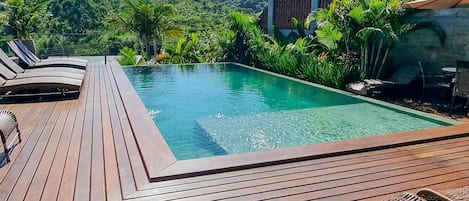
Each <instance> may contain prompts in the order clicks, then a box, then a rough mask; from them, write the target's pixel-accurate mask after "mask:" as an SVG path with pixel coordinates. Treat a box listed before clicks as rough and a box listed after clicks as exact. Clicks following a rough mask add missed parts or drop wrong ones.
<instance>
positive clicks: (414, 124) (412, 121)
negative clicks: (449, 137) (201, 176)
mask: <svg viewBox="0 0 469 201" xmlns="http://www.w3.org/2000/svg"><path fill="white" fill-rule="evenodd" d="M124 71H125V73H126V74H127V76H128V78H129V80H130V81H131V83H132V84H133V86H134V88H135V90H136V91H137V93H138V94H139V95H140V97H141V99H142V100H143V102H144V104H145V106H146V108H147V109H148V111H149V113H150V116H151V117H152V118H153V120H154V122H155V124H156V125H157V127H158V128H159V129H160V131H161V133H162V134H163V136H164V138H165V140H166V142H167V143H168V144H169V146H170V148H171V150H172V151H173V153H174V154H175V156H176V157H177V158H178V160H186V159H195V158H203V157H210V156H217V155H227V154H236V153H244V152H255V151H260V150H270V149H277V148H286V147H293V146H300V145H307V144H316V143H323V142H331V141H337V140H346V139H352V138H359V137H364V136H373V135H381V134H387V133H397V132H403V131H411V130H419V129H424V128H436V127H442V126H447V125H450V123H448V122H447V121H445V120H443V119H438V118H431V117H427V116H425V117H424V116H420V115H418V114H414V113H411V112H409V111H401V110H398V109H395V108H391V107H389V106H382V105H380V104H376V103H372V102H368V101H366V100H362V99H357V98H354V97H352V96H348V95H346V94H342V93H337V92H333V91H331V90H328V89H326V88H323V87H315V86H312V85H310V84H307V83H302V82H297V81H295V80H291V79H286V78H283V77H279V76H276V75H272V74H269V73H264V72H260V71H257V70H252V69H249V68H246V67H242V66H238V65H232V64H198V65H166V66H158V67H127V68H124Z"/></svg>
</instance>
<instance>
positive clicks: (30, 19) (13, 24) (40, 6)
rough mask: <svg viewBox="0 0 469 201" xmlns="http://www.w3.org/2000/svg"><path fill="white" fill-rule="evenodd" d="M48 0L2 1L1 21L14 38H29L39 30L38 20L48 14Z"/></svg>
mask: <svg viewBox="0 0 469 201" xmlns="http://www.w3.org/2000/svg"><path fill="white" fill-rule="evenodd" d="M46 3H47V0H37V1H32V0H31V1H27V0H6V2H1V5H2V7H3V9H4V11H3V12H2V14H0V23H2V24H4V25H5V26H6V27H7V30H5V32H6V33H11V34H13V36H14V38H18V39H29V38H30V33H31V32H33V31H35V30H37V27H38V22H39V21H40V20H42V19H44V18H45V17H46V16H47V15H46V9H45V5H46Z"/></svg>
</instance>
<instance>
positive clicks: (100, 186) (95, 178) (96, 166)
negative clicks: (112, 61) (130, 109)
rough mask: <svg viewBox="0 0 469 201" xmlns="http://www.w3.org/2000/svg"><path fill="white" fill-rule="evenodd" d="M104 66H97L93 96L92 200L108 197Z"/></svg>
mask: <svg viewBox="0 0 469 201" xmlns="http://www.w3.org/2000/svg"><path fill="white" fill-rule="evenodd" d="M101 74H102V68H96V73H95V82H96V84H95V87H94V96H93V99H94V100H93V122H94V123H93V137H92V138H93V140H92V148H91V150H92V152H91V192H90V200H105V199H106V194H105V192H106V183H105V182H106V181H105V178H104V175H105V173H104V150H103V125H102V111H101V109H102V108H101V86H100V80H101Z"/></svg>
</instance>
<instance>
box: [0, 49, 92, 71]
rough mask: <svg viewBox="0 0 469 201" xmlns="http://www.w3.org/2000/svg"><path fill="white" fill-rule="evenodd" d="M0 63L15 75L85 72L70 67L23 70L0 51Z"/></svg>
mask: <svg viewBox="0 0 469 201" xmlns="http://www.w3.org/2000/svg"><path fill="white" fill-rule="evenodd" d="M0 61H1V62H2V63H4V64H5V66H6V67H8V68H9V69H10V70H12V71H13V72H14V73H16V74H21V73H31V72H55V73H66V74H67V73H73V74H79V75H84V74H85V70H83V69H76V68H71V67H42V68H33V69H24V68H22V67H21V66H19V65H18V64H17V63H15V62H14V61H13V60H11V59H10V57H8V55H7V54H6V53H5V52H4V51H3V50H2V49H0Z"/></svg>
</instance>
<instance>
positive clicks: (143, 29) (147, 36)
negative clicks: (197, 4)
mask: <svg viewBox="0 0 469 201" xmlns="http://www.w3.org/2000/svg"><path fill="white" fill-rule="evenodd" d="M124 3H125V6H124V9H123V10H122V11H121V12H120V13H119V14H118V15H113V16H111V17H110V19H109V23H110V24H111V25H115V26H118V27H120V28H121V29H122V30H126V31H130V32H133V33H134V34H136V35H137V37H138V38H139V39H140V40H141V42H142V43H143V44H144V46H145V50H146V55H147V56H150V43H153V46H154V52H155V53H156V52H159V51H160V49H159V48H161V45H162V41H163V40H164V38H165V37H178V36H181V35H182V29H181V28H180V27H179V26H177V25H175V24H174V23H173V20H172V17H173V16H174V15H175V10H174V7H173V6H172V5H170V4H156V3H154V1H151V0H137V1H131V0H125V1H124Z"/></svg>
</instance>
